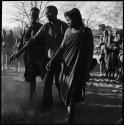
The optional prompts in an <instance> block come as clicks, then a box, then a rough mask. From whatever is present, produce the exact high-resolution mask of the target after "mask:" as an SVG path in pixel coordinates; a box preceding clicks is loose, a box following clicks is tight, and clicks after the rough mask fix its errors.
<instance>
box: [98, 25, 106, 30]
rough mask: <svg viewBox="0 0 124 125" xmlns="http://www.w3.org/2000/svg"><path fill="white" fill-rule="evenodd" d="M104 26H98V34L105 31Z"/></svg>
mask: <svg viewBox="0 0 124 125" xmlns="http://www.w3.org/2000/svg"><path fill="white" fill-rule="evenodd" d="M105 28H106V26H105V24H100V25H99V32H103V31H104V30H105Z"/></svg>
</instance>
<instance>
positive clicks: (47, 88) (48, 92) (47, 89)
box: [42, 72, 53, 111]
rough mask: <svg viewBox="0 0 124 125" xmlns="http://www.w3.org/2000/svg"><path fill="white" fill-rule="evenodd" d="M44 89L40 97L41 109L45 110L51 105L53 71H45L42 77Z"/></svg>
mask: <svg viewBox="0 0 124 125" xmlns="http://www.w3.org/2000/svg"><path fill="white" fill-rule="evenodd" d="M44 82H45V83H44V89H43V97H42V110H43V111H46V110H47V109H49V108H51V107H52V104H53V98H52V85H53V73H52V72H47V74H46V76H45V78H44Z"/></svg>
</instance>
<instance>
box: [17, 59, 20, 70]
mask: <svg viewBox="0 0 124 125" xmlns="http://www.w3.org/2000/svg"><path fill="white" fill-rule="evenodd" d="M17 61H18V62H17V63H18V64H17V65H18V66H17V68H18V69H17V70H18V71H20V65H21V64H20V58H19V59H18V60H17Z"/></svg>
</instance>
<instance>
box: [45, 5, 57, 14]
mask: <svg viewBox="0 0 124 125" xmlns="http://www.w3.org/2000/svg"><path fill="white" fill-rule="evenodd" d="M46 9H52V10H53V11H54V12H55V14H56V15H57V14H58V9H57V8H56V7H55V6H47V7H46Z"/></svg>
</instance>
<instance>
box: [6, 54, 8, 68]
mask: <svg viewBox="0 0 124 125" xmlns="http://www.w3.org/2000/svg"><path fill="white" fill-rule="evenodd" d="M7 59H8V56H7V54H6V55H5V69H8V65H7V64H8V60H7Z"/></svg>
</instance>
